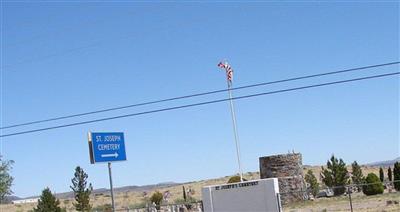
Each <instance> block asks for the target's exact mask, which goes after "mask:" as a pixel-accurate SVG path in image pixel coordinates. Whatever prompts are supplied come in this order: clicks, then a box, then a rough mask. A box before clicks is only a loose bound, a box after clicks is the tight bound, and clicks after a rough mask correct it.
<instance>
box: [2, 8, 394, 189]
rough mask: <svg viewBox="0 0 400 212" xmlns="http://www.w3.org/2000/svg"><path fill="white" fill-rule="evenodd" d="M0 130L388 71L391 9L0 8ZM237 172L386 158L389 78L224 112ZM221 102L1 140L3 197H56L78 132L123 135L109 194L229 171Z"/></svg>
mask: <svg viewBox="0 0 400 212" xmlns="http://www.w3.org/2000/svg"><path fill="white" fill-rule="evenodd" d="M1 33H2V45H1V47H2V53H3V54H2V72H1V74H2V80H1V88H2V90H1V97H2V98H1V106H2V111H1V124H2V126H6V125H11V124H16V123H22V122H27V121H33V120H40V119H45V118H51V117H56V116H60V115H67V114H74V113H80V112H86V111H91V110H98V109H104V108H109V107H115V106H121V105H126V104H132V103H139V102H143V101H148V100H154V99H161V98H168V97H174V96H180V95H186V94H191V93H197V92H203V91H209V90H216V89H224V88H225V87H226V83H225V76H224V73H223V72H222V71H221V70H219V69H218V68H217V67H216V65H217V63H218V62H219V61H220V60H221V59H228V60H229V62H230V63H231V65H232V66H233V68H234V70H235V72H234V86H242V85H247V84H252V83H258V82H265V81H271V80H277V79H285V78H290V77H295V76H302V75H308V74H315V73H321V72H327V71H334V70H340V69H345V68H352V67H358V66H365V65H372V64H378V63H385V62H392V61H398V60H399V39H398V38H399V4H398V3H393V2H392V3H390V2H389V3H388V2H386V3H305V2H300V3H293V2H291V3H275V2H270V3H234V2H226V3H132V2H128V3H121V2H119V3H111V2H108V3H107V2H106V3H99V2H97V3H84V2H75V3H71V2H70V3H68V2H65V1H64V2H58V3H57V2H53V3H46V2H42V3H29V2H3V3H2V31H1ZM398 70H399V66H398V65H397V66H391V67H385V68H379V69H373V70H368V71H367V70H365V71H362V72H357V73H348V74H343V75H340V76H329V77H322V78H318V79H317V78H315V79H310V80H304V81H301V82H300V81H298V82H290V83H282V84H277V85H273V86H267V87H259V88H253V89H247V90H241V91H235V92H234V95H235V96H240V95H246V94H251V93H255V92H265V91H271V90H277V89H285V88H290V87H294V86H302V85H308V84H314V83H323V82H328V81H334V80H340V79H347V78H352V77H360V76H367V75H373V74H380V73H386V72H395V71H398ZM226 97H227V94H226V93H220V94H215V95H211V96H206V97H200V98H195V99H186V100H180V101H176V102H169V103H163V104H159V105H152V106H145V107H137V108H131V109H125V110H121V111H114V112H109V113H104V114H97V115H92V116H87V117H81V118H75V119H68V120H62V121H56V122H52V123H43V124H38V125H35V126H29V127H21V128H15V129H9V130H3V131H2V134H6V133H12V132H17V131H22V130H29V129H34V128H39V127H47V126H51V125H55V124H64V123H72V122H76V121H83V120H90V119H93V118H101V117H108V116H114V115H121V114H126V113H135V112H141V111H146V110H152V109H159V108H164V107H169V106H176V105H181V104H188V103H195V102H201V101H206V100H212V99H219V98H226ZM235 106H236V110H237V121H238V129H239V137H240V143H241V151H242V161H243V167H244V171H246V172H247V171H257V170H258V157H261V156H266V155H271V154H280V153H287V152H288V150H290V151H291V150H295V151H298V152H301V153H302V154H303V163H304V164H312V165H320V164H324V163H326V160H327V159H328V158H329V157H330V155H331V154H332V153H334V154H335V155H337V156H338V157H340V158H343V159H344V160H345V161H346V162H347V163H351V162H352V161H354V160H357V161H358V162H359V163H368V162H373V161H378V160H387V159H393V158H395V157H397V156H399V79H398V77H389V78H385V79H376V80H370V81H363V82H356V83H351V84H344V85H337V86H330V87H324V88H317V89H310V90H302V91H296V92H290V93H282V94H276V95H269V96H264V97H258V98H252V99H246V100H239V101H236V102H235ZM230 118H231V117H230V113H229V105H228V103H226V102H225V103H219V104H213V105H207V106H201V107H193V108H186V109H182V110H176V111H170V112H164V113H157V114H150V115H144V116H138V117H132V118H125V119H118V120H113V121H107V122H101V123H95V124H88V125H82V126H76V127H70V128H64V129H57V130H52V131H45V132H38V133H32V134H25V135H19V136H13V137H6V138H2V139H1V143H2V149H1V154H2V155H4V157H5V158H6V159H12V160H15V165H14V169H13V171H12V174H13V176H14V177H15V181H14V186H13V190H14V192H15V194H16V195H18V196H23V197H24V196H30V195H36V194H39V193H40V191H41V190H42V189H43V188H44V187H46V186H49V187H50V188H51V189H52V190H53V191H56V192H64V191H69V185H70V184H71V182H70V179H71V178H72V177H73V171H74V168H75V167H76V166H77V165H79V166H81V167H83V168H84V170H85V171H86V172H87V173H88V174H89V181H91V182H92V183H93V185H94V187H95V188H102V187H108V174H107V167H106V164H96V165H91V164H90V163H89V155H88V145H87V132H88V131H99V132H101V131H122V132H125V139H126V147H127V158H128V160H127V161H126V162H120V163H115V164H114V165H113V178H114V185H115V186H117V187H118V186H124V185H143V184H153V183H158V182H165V181H175V182H185V181H192V180H200V179H207V178H214V177H221V176H226V175H231V174H234V173H235V172H236V170H237V164H236V155H235V147H234V141H233V134H232V124H231V119H230Z"/></svg>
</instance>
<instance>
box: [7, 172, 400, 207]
mask: <svg viewBox="0 0 400 212" xmlns="http://www.w3.org/2000/svg"><path fill="white" fill-rule="evenodd" d="M362 168H363V173H364V175H366V173H370V172H373V173H375V174H378V173H379V168H376V167H362ZM308 169H311V170H312V171H313V172H314V174H315V175H316V176H319V173H320V170H321V167H319V166H313V167H305V168H304V170H303V172H304V173H305V172H307V171H308ZM348 170H351V167H348ZM229 177H230V176H226V177H222V178H217V179H209V180H202V181H196V182H190V183H185V184H183V185H184V186H185V188H191V189H193V190H194V191H195V193H194V194H193V197H194V198H196V199H197V200H200V199H201V188H202V187H203V186H208V185H216V184H221V183H226V182H227V181H228V179H229ZM244 177H245V178H246V179H248V180H254V179H258V178H259V173H258V172H249V173H246V174H245V176H244ZM167 190H168V191H169V192H170V193H171V198H170V200H169V203H174V201H175V200H176V199H182V185H178V186H172V187H168V188H163V189H159V191H160V192H164V191H167ZM154 191H155V190H152V191H148V193H149V196H150V195H151V194H152V193H153V192H154ZM385 195H386V196H385ZM385 195H383V196H380V195H378V196H373V197H371V198H370V197H365V196H363V195H360V196H359V197H357V196H355V197H354V202H355V204H356V205H361V206H362V205H366V206H367V207H369V205H372V206H374V207H375V206H377V207H378V206H379V207H383V208H384V209H385V211H390V210H391V208H392V206H386V205H385V204H386V201H385V200H386V199H387V198H395V197H398V196H393V195H392V194H385ZM397 195H398V193H397ZM142 201H143V194H142V192H119V193H116V194H115V204H116V206H117V209H123V208H127V207H132V206H134V205H135V204H139V203H141V202H142ZM91 202H92V204H93V207H98V206H102V205H105V204H109V203H110V196H109V194H107V193H105V194H103V195H96V196H92V197H91ZM370 202H377V203H376V204H375V203H374V204H370ZM72 203H73V199H60V206H61V207H65V208H66V209H67V210H68V211H74V210H73V205H72ZM378 203H379V204H378ZM302 204H303V203H301V204H299V205H294V206H291V208H290V210H294V211H298V210H300V211H319V209H320V211H323V209H325V208H327V209H328V211H331V210H333V211H337V210H335V207H339V206H340V207H342V206H343V207H342V208H343V209H344V210H347V209H348V208H346V206H348V201H347V197H335V198H329V199H320V200H317V201H315V202H311V203H307V204H306V203H304V205H302ZM35 205H36V204H20V205H13V204H7V205H1V206H0V212H25V211H29V210H32V209H33V208H34V207H35ZM361 206H360V207H361ZM293 207H297V208H300V209H297V208H293ZM313 207H316V208H315V209H316V210H314V209H311V208H313ZM393 207H394V209H396V210H397V209H398V206H397V207H396V206H393ZM339 211H340V210H339ZM365 211H374V210H365ZM375 211H379V210H377V209H376V210H375Z"/></svg>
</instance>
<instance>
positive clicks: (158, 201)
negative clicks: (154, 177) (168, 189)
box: [150, 191, 163, 210]
mask: <svg viewBox="0 0 400 212" xmlns="http://www.w3.org/2000/svg"><path fill="white" fill-rule="evenodd" d="M162 200H163V195H162V193H160V192H159V191H156V192H154V193H153V195H151V197H150V201H151V203H153V202H154V203H155V204H156V209H157V210H160V205H161V202H162Z"/></svg>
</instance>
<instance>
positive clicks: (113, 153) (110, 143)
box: [89, 132, 126, 163]
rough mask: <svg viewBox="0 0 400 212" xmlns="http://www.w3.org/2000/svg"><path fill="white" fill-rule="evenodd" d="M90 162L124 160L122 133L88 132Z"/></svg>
mask: <svg viewBox="0 0 400 212" xmlns="http://www.w3.org/2000/svg"><path fill="white" fill-rule="evenodd" d="M89 152H90V162H91V163H99V162H113V161H124V160H126V152H125V140H124V133H122V132H101V133H98V132H92V133H89Z"/></svg>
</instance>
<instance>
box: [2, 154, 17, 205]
mask: <svg viewBox="0 0 400 212" xmlns="http://www.w3.org/2000/svg"><path fill="white" fill-rule="evenodd" d="M13 164H14V161H12V160H2V156H1V155H0V203H3V201H4V199H5V197H6V196H7V195H11V194H12V193H13V192H12V190H11V186H12V182H13V180H14V178H13V177H12V176H11V175H10V171H11V169H12V165H13Z"/></svg>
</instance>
